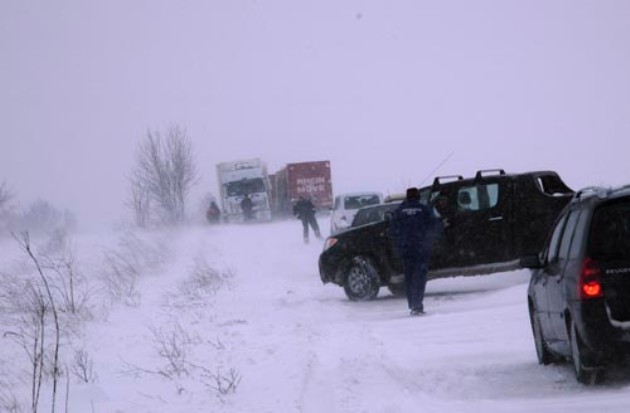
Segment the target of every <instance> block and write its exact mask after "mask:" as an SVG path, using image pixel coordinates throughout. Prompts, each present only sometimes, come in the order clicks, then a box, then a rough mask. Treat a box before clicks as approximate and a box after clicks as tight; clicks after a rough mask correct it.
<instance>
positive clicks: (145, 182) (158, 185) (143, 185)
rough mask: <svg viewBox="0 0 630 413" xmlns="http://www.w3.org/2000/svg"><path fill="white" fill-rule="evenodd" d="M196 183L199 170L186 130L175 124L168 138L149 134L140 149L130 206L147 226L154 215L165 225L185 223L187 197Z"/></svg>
mask: <svg viewBox="0 0 630 413" xmlns="http://www.w3.org/2000/svg"><path fill="white" fill-rule="evenodd" d="M196 180H197V168H196V165H195V160H194V157H193V150H192V143H191V141H190V138H189V137H188V135H187V132H186V130H185V129H183V128H181V127H179V126H177V125H174V126H171V127H170V128H169V129H168V130H167V132H166V136H165V137H162V135H161V134H160V133H159V132H157V131H156V132H151V131H148V132H147V136H146V138H145V139H144V140H143V141H141V142H140V145H139V146H138V149H137V165H136V167H135V169H134V170H133V172H132V174H131V179H130V182H131V202H130V203H129V202H128V205H129V206H131V208H132V212H133V213H134V215H135V217H136V222H137V223H145V224H146V222H147V217H148V216H149V214H151V213H152V214H154V215H155V217H156V219H157V221H159V222H161V223H163V224H179V223H182V222H183V221H184V219H185V203H186V197H187V195H188V192H189V191H190V189H191V188H192V187H193V185H194V184H195V183H196ZM138 213H139V214H140V216H138ZM138 218H140V220H138Z"/></svg>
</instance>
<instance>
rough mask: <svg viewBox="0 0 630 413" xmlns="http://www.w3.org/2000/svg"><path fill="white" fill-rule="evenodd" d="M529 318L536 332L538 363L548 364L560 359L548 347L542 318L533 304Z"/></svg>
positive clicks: (535, 343) (534, 332) (535, 341)
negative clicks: (542, 326) (541, 323)
mask: <svg viewBox="0 0 630 413" xmlns="http://www.w3.org/2000/svg"><path fill="white" fill-rule="evenodd" d="M529 320H530V322H531V324H532V333H533V334H534V345H535V346H536V356H537V357H538V363H539V364H542V365H545V366H546V365H548V364H551V363H554V362H556V361H558V359H557V358H556V357H555V356H554V355H553V354H552V353H551V352H550V351H549V349H548V348H547V344H546V343H545V336H544V334H543V332H542V328H541V326H540V319H539V318H538V315H537V314H536V312H535V311H534V308H533V307H532V306H531V305H530V306H529Z"/></svg>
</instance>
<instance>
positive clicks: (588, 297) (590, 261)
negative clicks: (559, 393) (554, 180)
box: [521, 186, 630, 384]
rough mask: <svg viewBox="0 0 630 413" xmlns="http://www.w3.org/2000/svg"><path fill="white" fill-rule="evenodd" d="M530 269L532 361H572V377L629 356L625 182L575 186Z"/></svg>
mask: <svg viewBox="0 0 630 413" xmlns="http://www.w3.org/2000/svg"><path fill="white" fill-rule="evenodd" d="M521 263H522V265H523V266H525V267H528V268H531V269H532V275H531V281H530V283H529V288H528V303H529V314H530V319H531V324H532V331H533V334H534V342H535V344H536V353H537V355H538V361H539V362H540V363H541V364H549V363H551V362H553V361H559V360H562V359H569V360H572V361H573V366H574V369H575V374H576V377H577V380H578V381H579V382H582V383H588V384H592V383H594V382H595V381H596V379H597V377H598V375H599V373H600V372H602V371H603V369H604V368H605V367H606V366H607V365H609V364H610V363H614V362H616V361H618V360H620V359H621V358H622V357H623V356H626V355H628V354H630V186H626V187H623V188H617V189H605V188H588V189H584V190H582V191H579V192H578V193H577V194H576V195H575V197H574V199H573V200H572V201H571V203H570V204H569V205H568V206H567V207H566V209H565V210H564V211H563V212H562V213H561V214H560V215H559V217H558V220H557V222H556V223H555V226H554V227H553V230H552V231H551V232H550V235H549V240H548V242H547V243H546V246H545V248H544V249H543V250H542V252H541V253H540V254H539V255H531V256H526V257H523V258H522V259H521Z"/></svg>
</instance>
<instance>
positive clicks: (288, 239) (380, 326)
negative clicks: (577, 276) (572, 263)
mask: <svg viewBox="0 0 630 413" xmlns="http://www.w3.org/2000/svg"><path fill="white" fill-rule="evenodd" d="M321 225H322V226H323V227H324V228H326V226H325V225H326V223H325V222H323V221H322V222H321ZM300 230H301V228H300V226H299V223H297V222H294V221H291V222H281V223H274V224H265V225H255V226H221V227H215V228H207V227H204V228H195V229H190V230H185V231H180V232H178V233H177V234H171V235H169V236H168V237H165V238H164V239H166V240H167V244H168V245H169V250H170V253H169V254H168V258H167V259H168V265H166V266H164V267H163V268H162V269H161V270H160V271H159V272H154V273H150V274H146V275H145V276H144V278H143V279H142V281H141V283H140V285H139V289H140V290H141V293H142V295H141V299H140V300H139V305H137V306H135V307H133V306H132V307H127V306H120V307H119V309H118V310H116V309H113V310H111V311H110V313H109V315H108V317H107V319H106V320H102V321H95V322H93V323H91V324H90V325H89V326H88V327H87V328H86V331H85V338H84V346H85V347H86V348H87V349H88V350H89V352H90V354H92V355H93V357H94V363H95V369H96V370H97V371H98V381H96V382H95V383H92V384H77V383H74V384H73V386H72V391H71V397H70V399H71V403H70V405H71V407H72V409H71V410H70V411H74V412H83V411H94V412H129V413H131V412H168V413H170V412H207V411H223V412H238V413H251V412H269V413H272V412H273V413H276V412H300V413H311V412H313V413H315V412H326V413H335V412H339V413H341V412H343V413H360V412H370V413H371V412H383V413H384V412H418V411H422V412H477V411H484V412H529V411H534V410H535V411H537V412H564V411H571V412H576V411H577V412H592V411H595V410H606V411H607V412H622V411H623V412H625V411H627V409H628V405H630V378H628V377H627V374H626V377H625V378H624V374H623V373H617V374H616V376H615V377H613V378H612V379H611V380H609V381H608V382H607V383H605V384H604V385H600V386H595V387H590V388H589V387H584V386H582V385H579V384H578V383H577V382H576V381H575V379H574V376H573V372H572V370H571V367H570V366H569V365H558V366H546V367H544V366H540V365H538V364H537V362H536V355H535V352H534V345H533V342H532V338H531V333H530V327H529V322H528V317H527V309H526V304H525V293H526V286H527V280H528V274H527V273H526V272H525V271H516V272H510V273H502V274H496V275H492V276H484V277H466V278H465V277H456V278H449V279H444V280H435V281H432V282H430V283H429V284H428V286H427V297H426V301H425V306H426V309H427V310H428V315H426V316H424V317H410V316H409V315H408V312H407V309H406V302H405V300H404V299H401V298H395V297H393V296H391V295H390V294H389V292H388V291H387V290H386V289H382V290H381V292H380V294H379V297H378V298H377V299H376V300H374V301H371V302H359V303H353V302H349V301H348V300H347V299H346V298H345V295H344V294H343V290H342V289H341V288H339V287H337V286H333V285H326V286H324V285H322V284H321V282H320V280H319V276H318V272H317V257H318V255H319V252H320V249H321V243H320V242H314V243H311V244H310V245H303V244H302V243H301V235H300ZM200 257H201V258H203V260H205V262H206V263H207V264H208V265H210V266H212V267H214V268H222V269H226V270H229V274H231V275H230V276H229V277H228V279H227V281H226V283H225V285H223V286H222V287H221V288H220V289H219V290H217V291H216V292H213V293H211V294H210V293H206V294H205V295H204V294H203V292H201V291H197V292H191V291H190V289H188V290H186V289H183V288H182V286H183V285H189V284H186V283H187V282H188V283H189V281H190V277H191V268H193V267H194V265H193V263H195V262H198V261H199V259H200ZM182 291H188V292H187V293H186V294H188V295H182ZM191 297H192V298H191ZM177 328H181V331H180V333H178V334H179V335H178V336H176V335H173V336H169V334H170V333H169V331H171V332H172V331H179V330H177ZM169 329H170V330H169ZM156 331H160V332H161V334H162V335H156ZM156 337H163V338H164V337H176V338H177V337H178V338H177V342H178V343H179V344H178V345H179V347H181V349H182V350H184V351H182V353H184V354H185V355H186V362H187V363H188V364H187V365H186V366H187V367H186V369H185V371H182V372H179V373H178V374H171V377H169V378H165V377H164V375H160V374H156V372H158V371H162V370H161V369H162V367H160V366H163V365H164V363H165V359H164V356H160V355H159V354H158V353H159V352H158V351H156V341H159V340H156ZM164 341H168V340H164ZM158 347H159V346H158ZM200 366H201V367H200ZM180 373H181V374H180ZM220 377H222V378H224V379H226V378H227V379H230V377H231V378H232V379H236V378H240V381H237V387H236V391H234V392H231V391H229V390H228V391H225V392H224V393H225V394H221V392H220V391H217V390H218V389H219V388H223V390H226V389H225V383H226V382H223V384H221V383H220V381H217V378H220ZM233 381H234V380H233ZM44 404H45V403H44Z"/></svg>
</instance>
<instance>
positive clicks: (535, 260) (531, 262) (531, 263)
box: [519, 254, 543, 269]
mask: <svg viewBox="0 0 630 413" xmlns="http://www.w3.org/2000/svg"><path fill="white" fill-rule="evenodd" d="M519 264H520V266H521V267H523V268H529V269H538V268H542V267H543V263H542V262H541V261H540V257H539V256H538V254H531V255H525V256H523V257H521V258H520V259H519Z"/></svg>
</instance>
